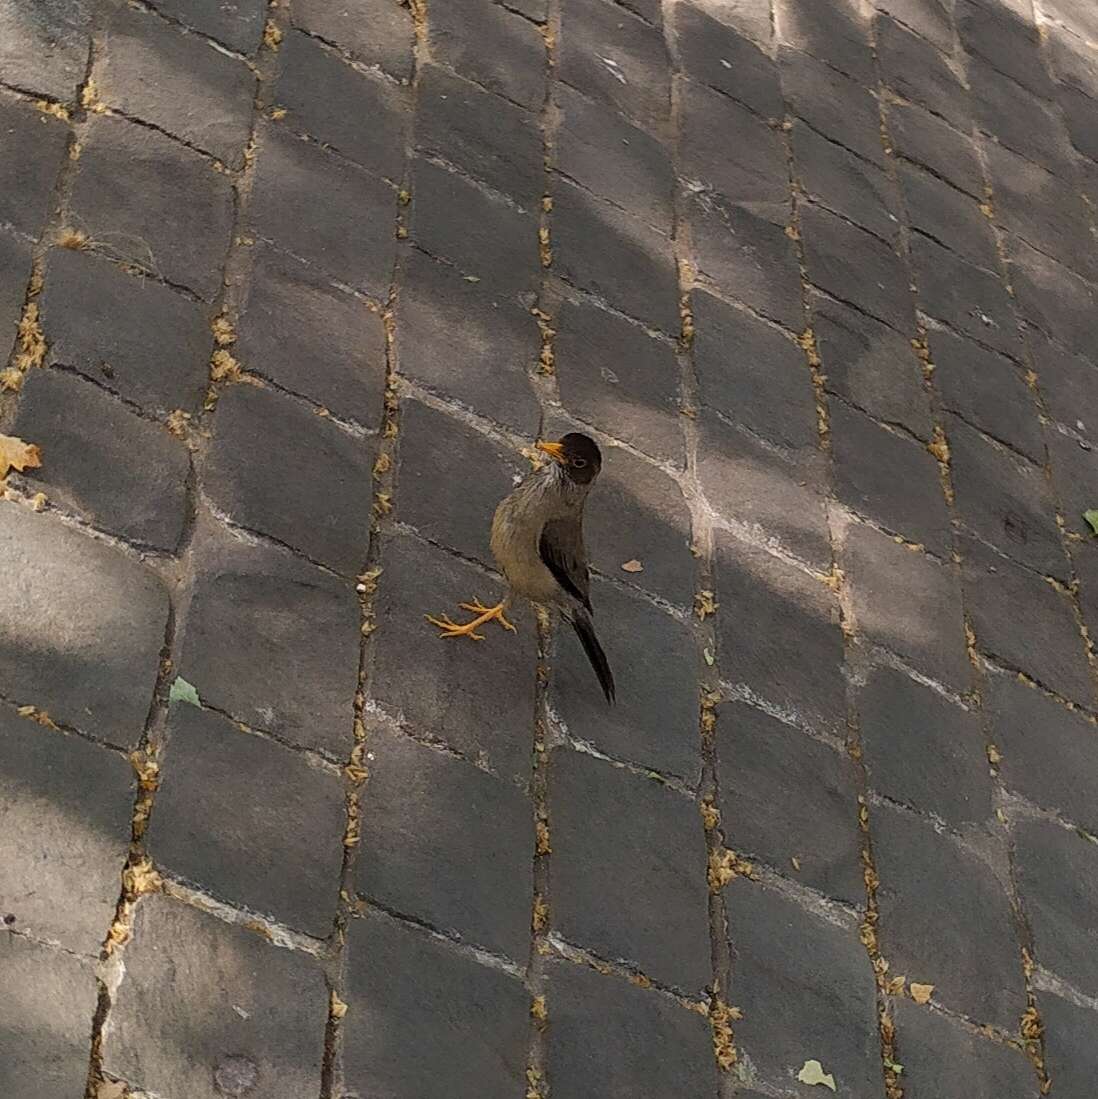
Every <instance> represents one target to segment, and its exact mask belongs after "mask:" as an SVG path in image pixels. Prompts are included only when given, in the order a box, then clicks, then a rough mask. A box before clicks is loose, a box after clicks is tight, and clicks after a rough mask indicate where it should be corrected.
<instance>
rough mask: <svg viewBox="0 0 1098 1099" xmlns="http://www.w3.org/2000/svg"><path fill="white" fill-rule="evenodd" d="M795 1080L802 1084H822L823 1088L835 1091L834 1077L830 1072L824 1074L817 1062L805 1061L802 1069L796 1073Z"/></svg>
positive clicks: (821, 1066)
mask: <svg viewBox="0 0 1098 1099" xmlns="http://www.w3.org/2000/svg"><path fill="white" fill-rule="evenodd" d="M797 1079H798V1080H800V1082H801V1083H802V1084H810V1085H811V1084H822V1085H823V1086H824V1087H825V1088H830V1089H831V1090H832V1091H834V1090H835V1077H834V1076H832V1075H831V1073H830V1072H824V1070H823V1065H821V1064H820V1062H819V1061H805V1063H804V1067H803V1068H802V1069H801V1071H800V1072H798V1073H797Z"/></svg>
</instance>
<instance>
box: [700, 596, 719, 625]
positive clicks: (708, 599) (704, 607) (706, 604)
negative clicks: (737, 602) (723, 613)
mask: <svg viewBox="0 0 1098 1099" xmlns="http://www.w3.org/2000/svg"><path fill="white" fill-rule="evenodd" d="M719 606H720V603H718V602H717V601H716V600H715V599H714V598H713V593H712V592H711V591H699V592H698V593H697V594H696V595H695V596H694V613H695V614H696V615H697V616H698V619H699V620H700V621H702V622H704V621H705V618H706V615H710V614H716V613H717V608H718V607H719Z"/></svg>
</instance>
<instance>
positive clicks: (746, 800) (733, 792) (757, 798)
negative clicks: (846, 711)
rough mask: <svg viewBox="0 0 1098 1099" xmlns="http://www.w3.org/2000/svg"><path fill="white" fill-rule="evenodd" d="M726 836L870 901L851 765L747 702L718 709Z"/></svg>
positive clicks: (750, 853)
mask: <svg viewBox="0 0 1098 1099" xmlns="http://www.w3.org/2000/svg"><path fill="white" fill-rule="evenodd" d="M717 763H718V767H719V768H720V770H721V774H722V784H721V792H720V809H721V831H722V834H723V836H724V841H725V843H726V844H728V846H729V847H731V848H732V849H733V850H735V851H736V852H738V853H739V854H741V855H745V856H747V857H749V858H757V859H761V860H763V861H764V862H766V863H768V864H769V865H771V866H774V867H777V868H778V869H779V870H780V871H782V872H784V873H787V874H790V876H791V877H793V878H795V880H797V881H801V882H804V883H805V884H807V885H811V886H812V887H814V888H816V889H818V890H819V891H820V892H821V893H825V894H827V895H828V896H831V897H837V898H838V899H840V900H844V901H846V902H847V903H848V904H855V905H856V904H858V903H860V901H861V900H862V898H863V897H864V895H865V886H864V885H863V883H862V867H861V858H860V846H861V845H860V842H859V837H858V828H857V823H856V819H855V818H856V816H857V812H856V809H855V807H854V797H855V795H854V770H853V767H852V765H851V763H850V760H849V759H846V758H845V757H844V756H843V755H842V754H841V753H839V752H837V751H836V750H835V749H834V748H832V747H831V746H830V745H827V744H822V743H820V742H819V741H818V740H813V739H812V738H811V737H809V736H807V735H806V734H805V733H804V732H802V731H801V730H800V729H795V728H793V727H791V726H789V725H784V724H782V723H781V722H780V721H778V720H777V719H776V718H774V717H771V716H770V715H769V714H766V713H764V712H763V711H761V710H759V709H756V708H755V707H753V706H751V705H749V704H748V703H746V702H730V703H726V704H725V705H724V706H722V707H721V708H720V711H719V715H718V723H717Z"/></svg>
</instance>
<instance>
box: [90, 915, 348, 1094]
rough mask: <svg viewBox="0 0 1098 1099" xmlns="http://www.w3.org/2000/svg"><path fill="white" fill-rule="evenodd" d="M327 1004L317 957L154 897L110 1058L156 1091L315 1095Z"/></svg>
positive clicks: (109, 1044) (117, 1004) (114, 1017)
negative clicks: (259, 1090)
mask: <svg viewBox="0 0 1098 1099" xmlns="http://www.w3.org/2000/svg"><path fill="white" fill-rule="evenodd" d="M327 1006H328V995H327V993H326V991H325V988H324V977H323V974H322V971H321V968H320V965H319V964H318V962H317V960H316V959H315V958H312V957H310V956H309V955H308V954H305V953H303V952H302V951H298V950H286V949H283V948H280V947H277V946H274V945H272V944H271V943H269V942H267V941H266V939H264V938H263V937H262V936H261V935H259V934H257V933H256V932H255V931H252V930H248V929H246V928H243V927H239V926H233V925H231V924H227V923H224V922H222V921H221V920H218V919H216V918H215V917H214V916H211V915H208V914H207V913H204V912H201V911H198V910H197V909H194V908H192V907H190V906H189V905H185V904H181V903H180V902H178V901H175V900H172V899H170V898H167V897H149V898H147V899H145V900H144V901H142V902H141V904H140V905H139V906H138V910H137V914H136V916H135V919H134V930H133V943H132V946H131V948H130V949H129V950H128V951H127V954H126V973H125V976H124V978H123V981H122V984H121V985H120V986H119V988H118V990H117V992H116V993H115V995H114V1009H113V1011H112V1012H111V1020H110V1023H109V1025H108V1027H107V1030H106V1033H105V1036H104V1042H103V1067H104V1068H105V1069H106V1070H107V1072H109V1073H111V1074H112V1075H114V1076H120V1077H122V1078H123V1079H125V1080H128V1081H130V1082H132V1083H133V1084H134V1086H135V1087H140V1088H144V1089H146V1090H148V1091H150V1092H152V1093H153V1094H156V1095H191V1096H194V1097H195V1099H220V1097H221V1096H224V1095H231V1094H232V1093H233V1092H234V1091H236V1092H237V1094H240V1095H246V1094H247V1092H248V1091H249V1090H251V1089H252V1088H253V1087H259V1088H261V1089H262V1091H263V1093H264V1094H265V1095H270V1096H272V1097H277V1099H291V1097H295V1096H300V1095H307V1094H311V1093H315V1092H316V1091H317V1090H318V1086H319V1082H320V1067H321V1061H322V1058H323V1053H324V1018H325V1015H326V1011H327ZM180 1035H186V1041H185V1043H182V1042H180V1040H179V1038H180Z"/></svg>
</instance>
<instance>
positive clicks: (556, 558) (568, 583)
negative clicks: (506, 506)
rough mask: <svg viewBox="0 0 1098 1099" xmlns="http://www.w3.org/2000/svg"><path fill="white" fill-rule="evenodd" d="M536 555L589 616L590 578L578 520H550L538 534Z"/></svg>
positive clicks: (581, 528) (580, 525) (581, 529)
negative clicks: (539, 537)
mask: <svg viewBox="0 0 1098 1099" xmlns="http://www.w3.org/2000/svg"><path fill="white" fill-rule="evenodd" d="M538 555H539V556H540V557H541V559H542V561H544V562H545V567H546V568H547V569H548V570H549V571H550V572H551V573H552V574H553V576H554V578H555V579H556V581H557V583H558V584H560V586H561V587H562V588H564V590H565V591H566V592H568V594H569V595H571V596H573V597H574V598H576V599H578V600H579V601H580V602H581V603H582V604H583V605H584V607H585V608H586V609H587V611H588V613H590V612H591V577H590V576H589V575H588V572H587V552H586V550H585V549H584V546H583V526H582V524H581V520H580V518H579V517H578V516H577V517H576V518H575V519H553V520H552V521H550V522H548V523H546V524H545V526H544V527H542V530H541V539H540V540H539V542H538Z"/></svg>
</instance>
